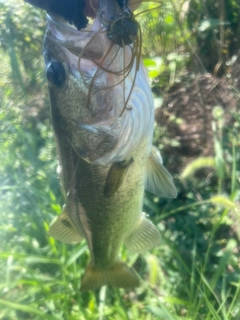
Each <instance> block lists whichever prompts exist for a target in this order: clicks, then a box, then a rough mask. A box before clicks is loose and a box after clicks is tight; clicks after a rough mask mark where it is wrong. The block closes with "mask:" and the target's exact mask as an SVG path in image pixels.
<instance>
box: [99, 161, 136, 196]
mask: <svg viewBox="0 0 240 320" xmlns="http://www.w3.org/2000/svg"><path fill="white" fill-rule="evenodd" d="M132 163H133V159H132V158H131V159H130V160H128V161H126V160H124V161H120V162H116V163H114V164H113V165H112V166H111V168H110V170H109V172H108V175H107V178H106V181H105V186H104V191H103V193H104V196H105V197H106V198H110V197H112V196H113V195H114V194H115V193H116V191H117V190H118V189H119V188H120V186H121V184H122V183H123V181H124V178H125V176H126V174H127V172H128V169H129V167H130V165H131V164H132Z"/></svg>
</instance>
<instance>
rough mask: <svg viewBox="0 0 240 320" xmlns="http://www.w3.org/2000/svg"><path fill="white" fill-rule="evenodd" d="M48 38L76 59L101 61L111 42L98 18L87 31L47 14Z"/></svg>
mask: <svg viewBox="0 0 240 320" xmlns="http://www.w3.org/2000/svg"><path fill="white" fill-rule="evenodd" d="M47 23H48V27H47V32H46V38H48V39H49V40H50V41H53V42H54V43H56V44H57V45H58V46H60V47H62V48H65V49H67V50H68V51H69V52H70V53H71V54H73V55H75V56H76V57H81V58H83V59H87V60H94V61H95V60H100V59H101V58H102V57H103V55H104V53H105V48H106V45H107V43H109V40H108V39H107V36H106V28H105V27H104V26H103V25H102V23H101V22H100V19H99V18H98V16H97V17H96V18H95V20H94V21H93V22H90V23H89V24H88V25H87V27H86V28H85V29H82V30H77V29H76V28H74V27H73V26H72V25H70V24H69V23H68V22H67V21H66V20H64V19H63V18H61V17H59V16H55V15H50V14H47Z"/></svg>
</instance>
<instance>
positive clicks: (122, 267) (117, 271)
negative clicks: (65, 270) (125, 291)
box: [80, 262, 140, 292]
mask: <svg viewBox="0 0 240 320" xmlns="http://www.w3.org/2000/svg"><path fill="white" fill-rule="evenodd" d="M104 285H109V286H113V287H118V288H134V287H138V286H139V285H140V282H139V279H138V277H137V275H136V273H135V272H134V270H133V269H131V268H129V267H128V266H127V265H126V264H125V263H123V262H117V263H116V264H115V265H114V266H112V267H111V268H109V269H106V270H98V269H96V268H95V267H91V266H88V267H87V270H86V272H85V274H84V276H83V279H82V282H81V287H80V291H82V292H83V291H88V290H95V289H98V288H100V287H102V286H104Z"/></svg>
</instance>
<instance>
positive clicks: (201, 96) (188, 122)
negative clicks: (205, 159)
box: [156, 64, 240, 173]
mask: <svg viewBox="0 0 240 320" xmlns="http://www.w3.org/2000/svg"><path fill="white" fill-rule="evenodd" d="M235 89H237V90H239V92H238V95H239V93H240V64H238V65H237V66H236V67H235V68H234V71H233V72H232V74H231V77H230V78H227V77H224V78H221V79H220V78H215V77H214V76H212V75H211V74H208V73H206V74H204V75H201V76H198V77H196V78H195V79H194V80H192V81H189V80H188V79H186V81H181V82H180V83H176V84H175V85H174V86H172V87H171V88H170V90H169V91H168V92H167V94H166V95H165V97H164V102H163V105H162V106H161V107H160V108H158V109H157V110H156V121H157V123H158V125H159V126H161V127H165V132H166V135H168V138H169V139H175V140H177V141H178V143H179V145H178V146H177V147H173V146H170V145H169V144H166V146H165V147H164V149H163V151H162V154H163V157H164V159H166V160H167V161H166V162H167V167H168V169H169V170H171V171H170V172H172V173H180V172H181V170H182V169H183V168H184V167H185V166H186V164H187V163H189V162H191V161H192V160H193V159H195V158H197V157H200V156H213V155H214V145H213V131H212V121H213V114H212V110H213V108H214V107H216V106H221V107H222V108H223V110H224V126H225V127H226V126H227V125H229V124H230V123H231V122H232V120H233V119H232V116H231V112H232V111H236V110H237V108H238V103H239V97H238V95H237V94H236V90H235ZM178 118H181V119H182V120H181V123H178V121H175V120H176V119H178ZM172 119H175V120H172ZM176 161H177V163H178V165H176Z"/></svg>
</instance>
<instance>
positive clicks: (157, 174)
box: [145, 146, 177, 198]
mask: <svg viewBox="0 0 240 320" xmlns="http://www.w3.org/2000/svg"><path fill="white" fill-rule="evenodd" d="M145 189H146V190H147V191H149V192H151V193H153V194H155V195H157V196H159V197H164V198H176V197H177V189H176V187H175V185H174V182H173V178H172V176H171V175H170V173H169V172H168V171H167V169H165V168H164V166H163V164H162V157H161V154H160V151H159V150H158V149H157V148H156V147H154V146H152V151H151V154H150V156H149V159H148V163H147V177H146V183H145Z"/></svg>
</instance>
